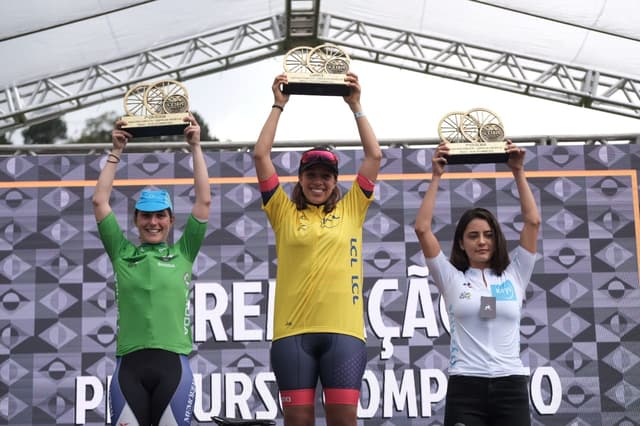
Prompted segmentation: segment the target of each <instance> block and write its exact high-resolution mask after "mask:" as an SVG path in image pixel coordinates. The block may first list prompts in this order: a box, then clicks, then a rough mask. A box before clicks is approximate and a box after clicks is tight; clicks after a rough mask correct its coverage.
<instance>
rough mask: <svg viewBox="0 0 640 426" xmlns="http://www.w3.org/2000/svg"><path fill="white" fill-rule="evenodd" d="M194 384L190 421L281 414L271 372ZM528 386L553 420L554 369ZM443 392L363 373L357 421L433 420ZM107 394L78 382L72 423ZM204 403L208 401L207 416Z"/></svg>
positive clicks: (412, 378)
mask: <svg viewBox="0 0 640 426" xmlns="http://www.w3.org/2000/svg"><path fill="white" fill-rule="evenodd" d="M376 374H378V376H377V375H376ZM379 375H381V377H380V376H379ZM416 375H417V377H416ZM544 377H546V378H548V379H549V381H550V387H549V388H548V389H545V391H546V393H548V394H549V398H550V403H549V404H546V403H545V402H544V401H543V400H542V396H541V395H542V387H543V383H542V379H543V378H544ZM193 379H194V384H195V399H194V401H193V402H194V410H193V416H194V418H195V420H197V421H198V422H211V421H212V420H213V417H215V416H220V415H222V416H224V417H239V418H240V417H241V418H242V419H275V418H276V417H277V416H278V415H279V409H278V408H279V401H278V399H277V395H274V393H277V392H276V391H275V390H274V391H272V390H271V389H274V388H275V382H276V379H275V376H274V374H273V373H272V372H270V371H267V372H259V373H256V374H255V375H249V374H245V373H238V372H233V373H226V374H224V375H221V374H220V373H214V374H211V375H209V376H206V377H204V376H202V375H201V374H197V373H194V375H193ZM416 379H417V380H416ZM223 380H224V383H223ZM398 380H400V381H399V382H398ZM205 381H206V382H207V383H206V386H205ZM530 386H531V396H532V402H533V406H534V407H535V409H536V410H537V411H538V413H540V414H543V415H551V414H555V413H557V412H558V409H559V408H560V402H561V400H562V383H561V382H560V379H559V376H558V373H557V372H556V371H555V370H554V369H553V368H552V367H539V368H538V369H537V370H535V371H534V373H533V375H532V377H531V385H530ZM446 392H447V379H446V376H445V374H444V372H442V371H441V370H438V369H432V368H428V369H417V368H416V369H405V370H400V371H397V370H394V369H385V370H384V371H382V372H380V371H377V370H376V372H375V373H374V372H373V371H371V370H366V371H365V372H364V377H363V379H362V391H361V396H360V401H359V402H358V418H360V419H372V418H376V417H380V409H382V414H381V417H382V418H391V417H397V416H398V414H399V413H404V414H406V416H407V417H408V418H417V417H420V418H429V417H431V416H432V415H433V412H432V404H437V403H439V402H441V401H443V400H444V398H445V395H446ZM107 393H108V390H107V392H105V390H104V385H103V383H102V381H101V380H100V379H98V378H97V377H95V376H79V377H76V403H75V421H76V424H85V422H86V415H87V412H88V411H96V409H97V408H98V407H100V404H104V403H105V401H104V398H105V395H106V394H107ZM205 395H206V396H207V397H206V398H205ZM223 395H224V401H225V405H224V414H221V412H222V411H223V407H222V399H223ZM418 399H419V400H420V401H421V404H420V407H418V405H417V401H418ZM203 401H208V402H209V407H207V408H206V411H205V407H204V406H203ZM256 406H261V407H264V410H257V409H256V408H255V407H256ZM251 407H254V408H251ZM98 412H99V410H98ZM94 414H95V413H94ZM107 418H108V417H107ZM107 423H108V422H107Z"/></svg>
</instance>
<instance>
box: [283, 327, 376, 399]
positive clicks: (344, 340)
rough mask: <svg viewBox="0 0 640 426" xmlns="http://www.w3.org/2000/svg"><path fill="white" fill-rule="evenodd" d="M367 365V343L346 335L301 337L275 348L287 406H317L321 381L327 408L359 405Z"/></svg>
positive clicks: (314, 334)
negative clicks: (315, 399) (333, 405)
mask: <svg viewBox="0 0 640 426" xmlns="http://www.w3.org/2000/svg"><path fill="white" fill-rule="evenodd" d="M366 365H367V352H366V346H365V343H364V341H362V340H360V339H358V338H355V337H353V336H348V335H345V334H336V333H308V334H300V335H297V336H290V337H285V338H282V339H278V340H276V341H274V342H273V344H272V345H271V368H272V369H273V372H274V374H275V376H276V381H277V382H278V388H279V389H280V397H281V400H282V404H283V406H288V405H313V404H314V397H315V388H316V384H317V383H318V379H320V383H321V384H322V388H323V391H324V398H325V403H326V404H349V405H357V404H358V399H359V397H360V387H361V385H362V376H363V375H364V369H365V367H366Z"/></svg>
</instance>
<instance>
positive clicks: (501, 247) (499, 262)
mask: <svg viewBox="0 0 640 426" xmlns="http://www.w3.org/2000/svg"><path fill="white" fill-rule="evenodd" d="M474 219H482V220H485V221H486V222H487V223H488V224H489V227H490V228H491V232H493V253H492V254H491V259H490V260H489V267H490V268H491V269H493V272H495V273H496V274H497V275H500V274H502V273H503V272H504V270H505V269H507V266H509V263H511V260H510V259H509V252H508V251H507V240H506V239H505V237H504V233H503V232H502V229H501V228H500V224H499V223H498V220H497V219H496V217H495V216H494V215H493V213H491V212H490V211H489V210H487V209H483V208H481V207H477V208H474V209H470V210H467V211H466V212H464V213H463V214H462V216H461V217H460V219H459V220H458V225H457V226H456V232H455V234H454V236H453V244H452V246H451V257H450V258H449V261H450V262H451V263H452V264H453V266H455V267H456V268H457V269H459V270H460V271H463V272H464V271H466V270H467V269H469V257H468V256H467V253H465V252H464V250H462V248H461V247H460V245H461V243H462V239H463V237H464V231H465V229H467V226H468V225H469V222H471V221H472V220H474Z"/></svg>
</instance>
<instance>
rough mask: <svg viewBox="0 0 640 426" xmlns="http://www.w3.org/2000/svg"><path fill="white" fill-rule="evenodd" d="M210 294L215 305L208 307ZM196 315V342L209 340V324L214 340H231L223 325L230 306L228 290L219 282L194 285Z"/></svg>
mask: <svg viewBox="0 0 640 426" xmlns="http://www.w3.org/2000/svg"><path fill="white" fill-rule="evenodd" d="M208 296H213V299H214V302H215V303H214V306H213V308H212V309H209V308H207V299H208ZM193 305H194V313H193V314H194V316H195V320H194V323H195V336H194V340H195V341H196V343H201V342H204V341H205V340H207V324H209V325H210V326H211V332H212V333H213V340H215V341H216V342H226V341H227V340H229V338H228V336H227V333H226V332H225V330H224V325H222V315H223V314H224V313H225V312H226V311H227V307H228V306H229V296H227V290H225V289H224V287H222V285H220V284H219V283H208V282H200V283H196V284H195V285H194V301H193Z"/></svg>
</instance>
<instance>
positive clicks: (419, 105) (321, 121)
mask: <svg viewBox="0 0 640 426" xmlns="http://www.w3.org/2000/svg"><path fill="white" fill-rule="evenodd" d="M351 70H352V71H353V72H355V73H356V74H358V76H359V78H360V81H361V84H362V105H363V110H364V112H365V113H366V114H367V116H368V117H369V120H370V121H371V123H372V125H373V128H374V130H375V132H376V134H377V136H378V138H379V139H424V138H437V137H438V129H437V127H438V123H439V121H440V119H441V118H442V117H443V116H444V115H446V114H447V113H449V112H452V111H467V110H469V109H471V108H478V107H483V108H488V109H490V110H492V111H494V112H495V113H496V114H497V115H498V116H499V117H500V118H501V120H502V122H503V124H504V127H505V133H506V135H507V136H508V137H509V136H510V137H515V136H541V135H542V136H544V135H553V136H561V135H594V134H595V135H603V134H624V133H640V120H638V119H636V118H631V117H624V116H620V115H615V114H611V113H605V112H600V111H595V110H591V109H586V108H580V107H575V106H570V105H566V104H563V103H559V102H552V101H548V100H545V99H537V98H532V97H528V96H524V95H519V94H515V93H510V92H506V91H501V90H496V89H490V88H486V87H481V86H477V85H473V84H469V83H463V82H459V81H455V80H450V79H445V78H441V77H435V76H431V75H427V74H422V73H417V72H414V71H407V70H401V69H398V68H395V67H389V66H384V65H379V64H372V63H367V62H360V61H352V63H351ZM280 72H282V57H277V58H272V59H267V60H263V61H260V62H257V63H255V64H251V65H245V66H242V67H239V68H235V69H231V70H228V71H224V72H220V73H216V74H212V75H210V76H206V77H202V78H199V79H196V80H188V81H186V82H184V85H185V87H186V89H187V91H188V93H189V101H190V106H191V109H193V110H195V111H198V112H199V113H200V114H201V115H202V116H203V117H204V118H205V120H206V121H207V124H208V125H209V128H210V133H211V134H212V135H215V136H217V137H218V138H219V139H220V140H223V141H227V140H228V141H234V142H252V141H255V139H256V138H257V136H258V134H259V132H260V129H261V127H262V125H263V123H264V120H265V119H266V117H267V114H268V113H269V111H270V108H271V105H272V103H273V95H272V93H271V83H272V81H273V78H274V77H275V75H276V74H278V73H280ZM107 111H117V112H118V113H119V114H124V108H123V105H122V101H112V102H106V103H104V104H102V105H99V106H97V107H93V108H89V109H86V110H82V111H79V112H74V113H70V114H67V115H66V116H64V117H63V118H64V120H65V121H66V122H67V126H68V135H69V136H70V137H77V136H78V135H79V132H80V131H81V129H82V127H83V126H84V122H85V120H86V119H87V118H89V117H96V116H98V115H100V114H101V113H103V112H107ZM276 138H277V140H282V141H285V140H287V141H293V140H351V139H357V131H356V127H355V124H354V119H353V116H352V114H351V112H350V110H349V108H348V106H347V105H346V104H345V102H344V101H343V99H342V98H340V97H324V96H302V95H297V96H292V97H291V100H290V101H289V103H288V104H287V106H286V108H285V111H284V114H283V115H282V118H281V120H280V124H279V127H278V132H277V135H276Z"/></svg>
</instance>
